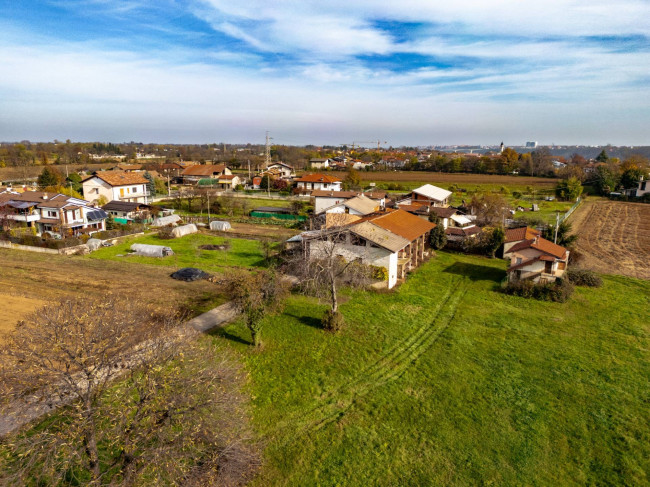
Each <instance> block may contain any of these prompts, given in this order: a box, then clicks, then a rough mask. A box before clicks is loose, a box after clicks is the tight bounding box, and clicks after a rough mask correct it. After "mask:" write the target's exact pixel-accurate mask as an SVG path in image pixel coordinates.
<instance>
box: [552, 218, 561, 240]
mask: <svg viewBox="0 0 650 487" xmlns="http://www.w3.org/2000/svg"><path fill="white" fill-rule="evenodd" d="M559 227H560V212H559V211H557V212H555V238H554V239H553V243H554V244H557V231H558V228H559Z"/></svg>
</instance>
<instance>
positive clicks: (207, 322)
mask: <svg viewBox="0 0 650 487" xmlns="http://www.w3.org/2000/svg"><path fill="white" fill-rule="evenodd" d="M238 314H239V313H238V312H237V310H236V309H235V307H234V306H233V304H232V303H231V302H230V301H229V302H227V303H225V304H222V305H221V306H217V307H216V308H214V309H211V310H210V311H206V312H205V313H203V314H202V315H199V316H197V317H196V318H192V319H191V320H190V321H188V322H187V323H186V325H188V326H191V327H192V328H194V329H195V330H196V331H200V332H206V331H209V330H211V329H212V328H216V327H217V326H222V325H225V324H226V323H228V322H230V321H232V320H234V319H235V318H236V317H237V315H238Z"/></svg>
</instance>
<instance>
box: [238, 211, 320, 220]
mask: <svg viewBox="0 0 650 487" xmlns="http://www.w3.org/2000/svg"><path fill="white" fill-rule="evenodd" d="M251 216H252V217H255V218H276V219H278V220H292V221H299V222H304V221H305V220H307V217H306V216H302V215H287V214H286V213H264V212H261V211H251Z"/></svg>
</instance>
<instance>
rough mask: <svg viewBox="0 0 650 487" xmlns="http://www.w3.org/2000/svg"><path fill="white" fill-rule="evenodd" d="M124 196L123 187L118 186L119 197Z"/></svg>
mask: <svg viewBox="0 0 650 487" xmlns="http://www.w3.org/2000/svg"><path fill="white" fill-rule="evenodd" d="M122 197H124V188H120V198H122Z"/></svg>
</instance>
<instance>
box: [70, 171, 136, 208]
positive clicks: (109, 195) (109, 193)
mask: <svg viewBox="0 0 650 487" xmlns="http://www.w3.org/2000/svg"><path fill="white" fill-rule="evenodd" d="M81 185H82V187H83V193H84V198H86V199H87V200H88V201H90V202H94V201H97V200H98V199H99V198H100V197H101V196H104V197H105V198H106V200H107V201H129V202H132V203H144V204H147V203H148V199H149V186H148V185H149V180H148V179H147V178H145V177H144V175H143V173H138V172H125V171H97V172H95V173H93V175H92V176H90V177H88V178H86V179H84V180H83V181H82V182H81Z"/></svg>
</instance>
